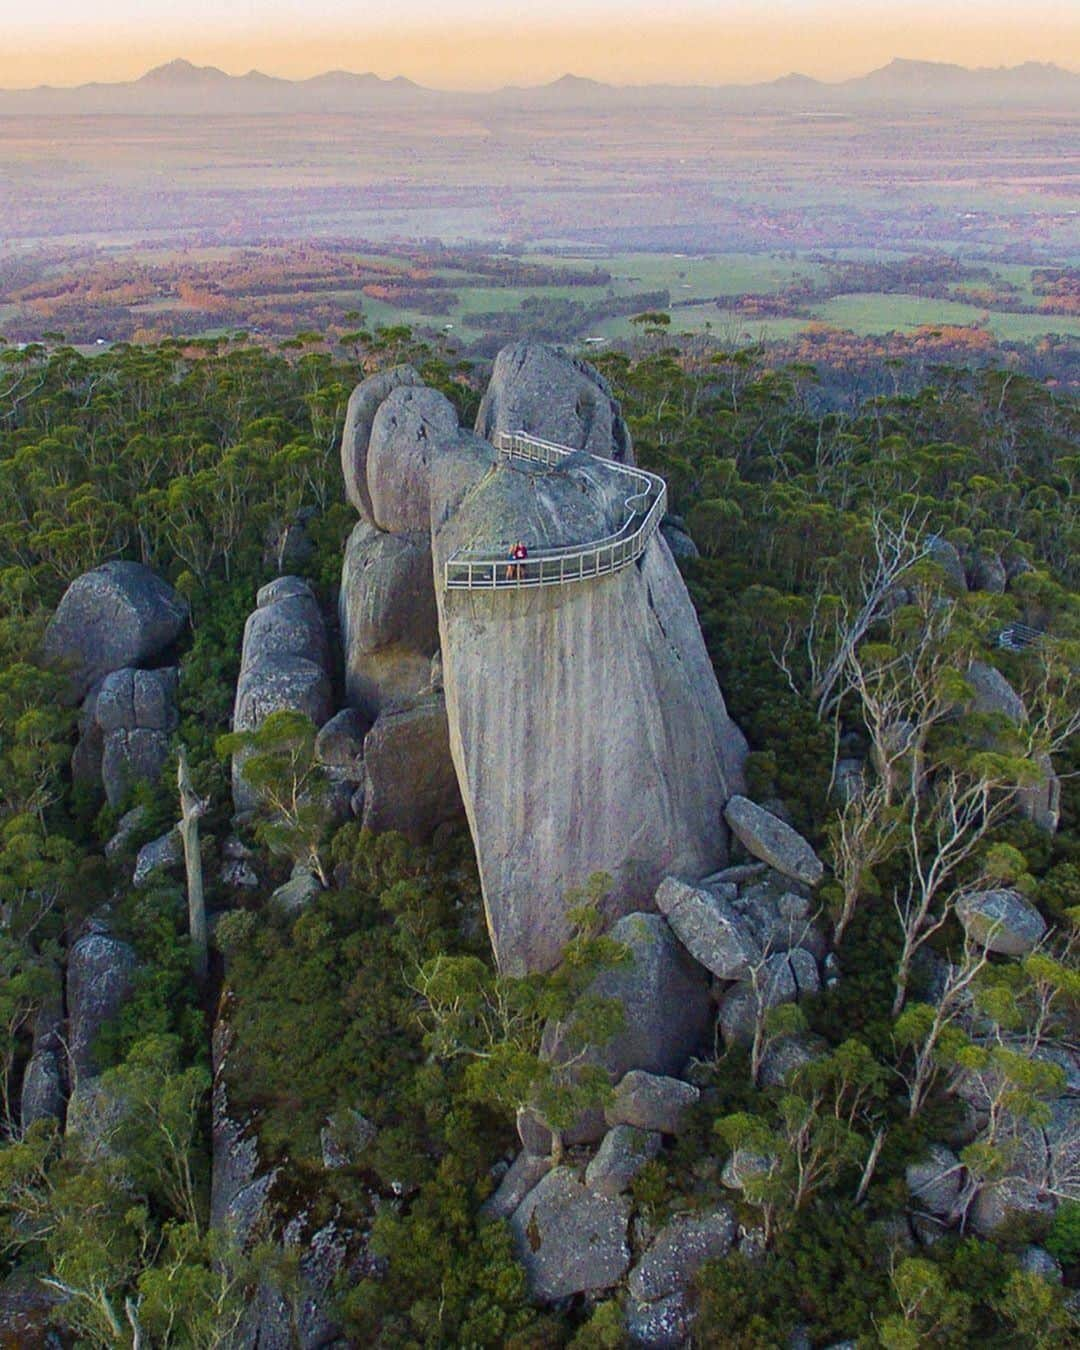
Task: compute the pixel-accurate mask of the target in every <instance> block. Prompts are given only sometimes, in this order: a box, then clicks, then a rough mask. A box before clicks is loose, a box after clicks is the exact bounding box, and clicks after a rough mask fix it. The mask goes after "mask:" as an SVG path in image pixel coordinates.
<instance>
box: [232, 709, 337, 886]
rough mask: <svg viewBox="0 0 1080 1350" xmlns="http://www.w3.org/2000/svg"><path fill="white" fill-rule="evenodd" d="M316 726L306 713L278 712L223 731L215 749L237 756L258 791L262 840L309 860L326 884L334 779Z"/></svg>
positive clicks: (272, 849)
mask: <svg viewBox="0 0 1080 1350" xmlns="http://www.w3.org/2000/svg"><path fill="white" fill-rule="evenodd" d="M317 731H318V728H317V727H316V726H315V724H314V723H313V722H312V720H311V718H310V717H307V716H306V715H305V714H303V713H299V712H291V711H280V712H274V713H271V714H270V715H269V717H266V718H264V719H263V721H262V722H261V723H260V725H259V726H258V727H257V728H256V729H255V730H254V731H234V732H231V733H230V734H228V735H226V736H221V737H219V738H218V741H217V752H218V755H219V756H220V757H221V758H222V759H230V758H234V757H239V762H240V775H241V777H242V778H243V780H244V782H245V783H246V784H247V785H248V786H249V787H250V788H251V789H252V790H253V791H254V792H255V793H256V794H257V801H258V806H257V814H258V821H257V824H256V826H255V837H256V839H258V841H259V843H261V844H263V845H264V846H265V847H266V848H268V849H269V850H270V852H271V853H274V854H278V855H281V856H284V857H287V858H290V859H291V860H292V861H293V862H302V863H306V864H307V865H309V866H310V867H311V868H312V869H313V870H314V871H315V872H317V873H318V875H319V878H320V879H321V881H322V882H323V885H326V882H327V874H326V868H325V866H324V864H323V860H322V845H323V843H324V842H325V840H326V836H327V833H328V831H329V826H330V810H329V794H330V782H329V779H328V778H327V776H326V772H325V770H323V768H322V767H321V765H320V764H319V762H318V760H317V759H316V758H315V736H316V733H317Z"/></svg>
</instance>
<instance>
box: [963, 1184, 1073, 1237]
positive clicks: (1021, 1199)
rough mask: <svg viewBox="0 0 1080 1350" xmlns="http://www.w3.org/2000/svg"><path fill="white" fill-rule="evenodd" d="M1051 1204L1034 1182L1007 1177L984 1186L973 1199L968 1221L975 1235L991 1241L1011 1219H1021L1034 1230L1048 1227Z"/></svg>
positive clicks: (1052, 1206) (1050, 1217)
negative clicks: (1034, 1228)
mask: <svg viewBox="0 0 1080 1350" xmlns="http://www.w3.org/2000/svg"><path fill="white" fill-rule="evenodd" d="M1053 1214H1054V1202H1053V1200H1052V1199H1051V1198H1050V1196H1049V1195H1047V1194H1045V1192H1043V1191H1041V1190H1040V1189H1039V1187H1038V1186H1036V1185H1035V1183H1034V1182H1031V1181H1027V1180H1026V1179H1024V1178H1023V1177H1006V1178H1005V1179H1004V1180H1002V1181H997V1182H994V1183H993V1184H992V1185H990V1186H984V1187H983V1188H982V1189H981V1190H980V1191H979V1193H978V1195H976V1197H975V1200H974V1203H973V1204H972V1206H971V1209H970V1210H969V1211H968V1220H969V1222H970V1224H971V1226H972V1228H974V1229H975V1231H976V1232H977V1233H979V1234H981V1236H983V1237H990V1236H992V1235H993V1234H994V1233H996V1232H997V1230H998V1229H999V1228H1001V1227H1003V1226H1004V1225H1005V1224H1006V1223H1008V1222H1009V1221H1010V1220H1011V1219H1017V1218H1023V1219H1026V1220H1027V1221H1028V1222H1029V1223H1031V1224H1033V1225H1034V1226H1035V1227H1037V1228H1038V1227H1043V1228H1045V1227H1049V1224H1050V1220H1051V1219H1052V1218H1053Z"/></svg>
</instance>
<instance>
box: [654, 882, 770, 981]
mask: <svg viewBox="0 0 1080 1350" xmlns="http://www.w3.org/2000/svg"><path fill="white" fill-rule="evenodd" d="M725 890H726V891H727V892H728V893H727V894H725V893H721V892H720V891H719V890H716V891H712V890H704V889H703V888H701V887H698V886H691V885H689V884H688V883H687V882H685V881H680V880H679V879H678V878H677V877H665V878H664V880H663V881H662V882H661V884H660V887H659V889H658V890H657V892H656V907H657V909H658V910H659V911H660V913H661V914H663V915H664V917H665V918H666V919H667V921H668V923H669V924H670V925H671V928H672V931H673V932H674V933H675V936H676V937H677V938H678V939H679V941H680V942H681V943H682V944H683V946H684V947H685V948H686V950H687V951H688V952H689V953H690V955H691V956H692V957H693V958H694V960H695V961H698V962H699V963H700V964H701V965H703V966H704V967H705V969H706V970H708V971H711V972H712V973H713V974H714V975H715V976H716V977H717V979H720V980H738V979H740V978H742V977H743V976H745V975H748V974H749V973H750V970H751V969H752V967H753V966H755V965H756V964H757V963H758V962H759V961H760V960H761V944H760V943H759V942H758V939H757V937H756V936H755V934H754V931H753V928H752V927H751V925H750V921H749V920H748V919H747V918H745V917H744V916H743V915H741V914H740V913H739V912H738V911H737V910H736V909H735V908H734V906H733V905H732V903H731V901H732V899H734V898H735V895H736V890H735V887H734V886H731V887H729V888H725Z"/></svg>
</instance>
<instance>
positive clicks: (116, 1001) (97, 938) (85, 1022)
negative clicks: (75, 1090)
mask: <svg viewBox="0 0 1080 1350" xmlns="http://www.w3.org/2000/svg"><path fill="white" fill-rule="evenodd" d="M137 964H138V963H137V961H136V957H135V951H134V949H133V948H132V947H131V946H130V945H129V944H128V943H126V942H121V941H120V939H119V938H115V937H113V936H112V935H111V934H109V933H103V932H89V933H87V934H86V935H85V936H84V937H81V938H79V940H78V942H76V943H75V945H74V946H73V947H72V949H71V951H70V952H69V954H68V967H67V1006H68V1021H69V1031H68V1051H69V1054H70V1057H71V1066H72V1079H73V1080H75V1081H77V1080H78V1079H80V1078H89V1077H92V1076H93V1075H94V1074H96V1073H97V1072H98V1069H99V1066H98V1063H97V1061H96V1059H95V1057H94V1042H95V1040H96V1039H97V1037H98V1034H99V1033H100V1031H101V1030H102V1028H103V1027H104V1025H105V1023H106V1022H108V1021H110V1020H111V1019H112V1018H114V1017H115V1016H116V1015H117V1014H118V1013H119V1011H120V1009H121V1008H122V1007H123V1006H124V1003H125V1002H126V1001H127V999H128V998H129V997H130V995H131V991H132V989H133V987H134V981H135V969H136V966H137Z"/></svg>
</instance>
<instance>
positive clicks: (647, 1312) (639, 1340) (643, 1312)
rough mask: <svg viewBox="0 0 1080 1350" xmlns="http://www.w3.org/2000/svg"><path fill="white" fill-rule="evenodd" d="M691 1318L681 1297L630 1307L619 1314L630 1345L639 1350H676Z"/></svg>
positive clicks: (687, 1306)
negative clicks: (640, 1348) (639, 1348)
mask: <svg viewBox="0 0 1080 1350" xmlns="http://www.w3.org/2000/svg"><path fill="white" fill-rule="evenodd" d="M693 1321H694V1315H693V1313H692V1312H691V1310H690V1306H689V1304H688V1303H687V1301H686V1295H685V1294H682V1293H678V1294H669V1295H668V1296H667V1298H661V1299H657V1301H656V1302H655V1303H632V1304H629V1305H628V1306H627V1308H626V1310H625V1311H624V1313H623V1325H624V1326H625V1327H626V1334H627V1336H628V1337H629V1338H630V1343H631V1345H636V1346H641V1347H642V1348H643V1350H680V1348H681V1347H682V1346H684V1345H686V1344H688V1341H687V1337H688V1336H689V1335H690V1328H691V1326H692V1325H693Z"/></svg>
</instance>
